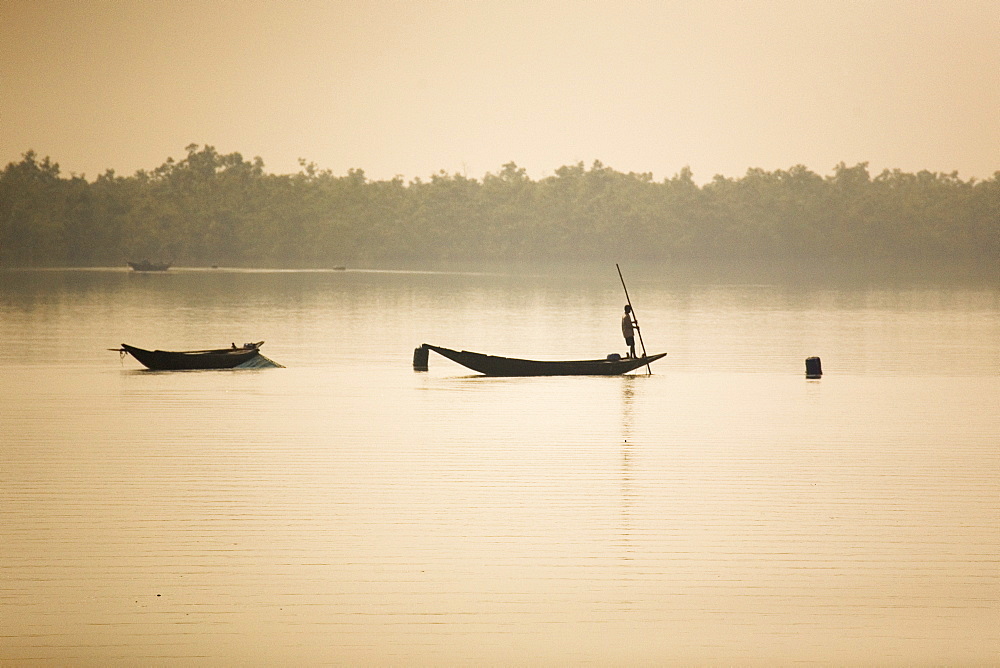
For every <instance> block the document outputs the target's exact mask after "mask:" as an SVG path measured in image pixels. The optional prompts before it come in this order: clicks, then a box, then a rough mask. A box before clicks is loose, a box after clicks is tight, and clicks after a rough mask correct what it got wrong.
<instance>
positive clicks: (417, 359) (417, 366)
mask: <svg viewBox="0 0 1000 668" xmlns="http://www.w3.org/2000/svg"><path fill="white" fill-rule="evenodd" d="M429 355H430V350H428V349H427V347H426V346H420V347H419V348H414V349H413V369H414V371H427V357H428V356H429Z"/></svg>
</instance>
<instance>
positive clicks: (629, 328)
mask: <svg viewBox="0 0 1000 668" xmlns="http://www.w3.org/2000/svg"><path fill="white" fill-rule="evenodd" d="M637 329H639V321H638V320H636V319H635V316H634V315H633V314H632V307H631V306H629V305H628V304H626V305H625V315H623V316H622V336H624V337H625V343H626V345H628V347H629V357H636V354H635V330H637Z"/></svg>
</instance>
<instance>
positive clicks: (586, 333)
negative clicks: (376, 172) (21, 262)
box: [0, 266, 1000, 666]
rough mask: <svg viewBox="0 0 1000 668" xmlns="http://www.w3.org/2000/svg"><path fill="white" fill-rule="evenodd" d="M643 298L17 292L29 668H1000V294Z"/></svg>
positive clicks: (546, 285)
mask: <svg viewBox="0 0 1000 668" xmlns="http://www.w3.org/2000/svg"><path fill="white" fill-rule="evenodd" d="M628 273H629V272H628V271H626V279H627V280H628V283H629V285H628V287H629V292H630V294H631V298H632V303H633V305H634V307H635V310H636V313H637V315H638V317H639V323H640V325H641V327H642V335H643V344H644V345H645V347H646V349H647V350H648V351H649V352H650V353H652V352H668V353H669V354H668V355H667V357H665V358H663V359H662V360H660V361H658V362H656V363H654V364H653V366H652V370H653V374H652V375H647V374H638V373H636V374H633V375H628V376H624V377H607V378H604V377H561V378H507V379H503V378H486V377H482V376H478V375H476V374H474V373H472V372H469V371H468V370H466V369H464V368H463V367H460V366H458V365H456V364H454V363H453V362H450V361H448V360H446V359H444V358H442V357H439V356H437V355H435V354H433V353H432V354H431V357H430V368H429V370H428V371H425V372H417V371H414V370H413V369H412V358H413V349H414V348H415V347H416V346H418V345H420V344H421V343H424V342H427V343H433V344H436V345H442V346H446V347H451V348H456V349H467V350H475V351H479V352H486V353H491V354H498V355H507V356H519V357H534V358H540V359H580V358H584V359H586V358H594V357H604V356H605V355H606V354H608V353H612V352H619V353H621V352H624V343H623V341H622V339H621V331H620V324H619V320H620V317H621V312H622V305H623V304H624V298H623V295H622V291H621V284H620V283H619V282H618V275H617V273H616V271H615V269H614V267H613V266H612V267H610V269H609V270H608V271H606V272H605V273H603V274H602V273H601V272H600V271H598V272H594V273H590V274H588V275H586V276H550V275H545V274H535V275H521V276H504V275H496V274H448V273H414V272H377V271H353V270H348V271H329V272H326V271H312V272H310V271H237V270H226V269H220V270H194V269H184V268H180V269H171V270H170V271H168V272H166V273H164V274H148V275H143V274H135V273H129V272H126V271H123V270H119V269H105V270H53V271H3V272H0V342H2V346H0V393H2V394H0V664H4V665H17V666H26V665H95V666H97V665H162V664H171V665H220V664H222V665H345V666H358V665H371V666H382V665H385V666H389V665H392V666H401V665H406V666H459V665H461V666H490V665H495V666H501V665H504V666H506V665H533V666H549V665H561V666H579V665H595V666H611V665H616V666H626V665H628V666H633V665H647V666H668V665H682V666H692V665H757V666H771V665H791V664H806V665H809V664H815V665H865V666H872V665H879V666H893V665H899V666H904V665H963V666H974V665H983V666H986V665H997V661H998V657H1000V556H998V555H1000V291H998V290H997V289H996V286H988V287H975V286H973V287H970V286H963V287H945V286H939V285H934V284H930V283H928V284H913V285H905V286H899V285H895V286H891V287H885V286H878V285H862V286H831V285H824V286H813V287H809V286H802V285H798V286H795V285H779V284H748V283H731V282H730V283H726V282H713V281H710V282H701V283H699V282H696V281H689V280H688V281H686V280H679V279H678V278H677V277H676V276H674V277H672V278H670V279H667V278H665V277H663V276H660V275H658V274H657V273H656V272H654V271H650V270H643V271H636V272H634V275H632V276H629V275H628ZM260 340H264V341H266V343H265V345H264V347H263V352H264V354H265V355H267V356H268V357H269V358H270V359H272V360H274V361H275V362H277V363H279V364H282V365H284V367H285V368H270V369H253V370H234V371H204V372H203V371H193V372H150V371H146V370H144V369H143V368H142V367H141V366H140V365H139V364H138V363H137V362H136V361H135V360H134V359H132V358H125V359H120V358H119V355H118V353H116V352H112V351H109V350H107V349H108V348H117V347H118V345H119V344H120V343H122V342H125V343H129V344H132V345H137V346H140V347H146V348H161V349H167V350H183V349H198V348H209V347H220V346H228V345H229V344H230V343H232V342H235V343H237V344H240V343H243V342H247V341H260ZM814 355H815V356H819V357H821V359H822V364H823V370H824V372H825V373H824V375H823V377H822V379H819V380H815V379H812V380H811V379H807V378H806V377H805V366H804V364H805V363H804V360H805V358H807V357H809V356H814Z"/></svg>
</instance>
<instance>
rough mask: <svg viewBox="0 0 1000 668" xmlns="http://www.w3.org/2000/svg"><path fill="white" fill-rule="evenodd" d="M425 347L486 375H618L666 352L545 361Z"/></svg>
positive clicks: (656, 358)
mask: <svg viewBox="0 0 1000 668" xmlns="http://www.w3.org/2000/svg"><path fill="white" fill-rule="evenodd" d="M424 348H427V349H429V350H433V351H434V352H436V353H437V354H439V355H442V356H444V357H447V358H448V359H450V360H451V361H453V362H457V363H459V364H461V365H462V366H464V367H468V368H469V369H472V370H473V371H478V372H479V373H482V374H486V375H487V376H618V375H621V374H623V373H628V372H629V371H633V370H635V369H638V368H639V367H642V366H646V365H647V364H649V363H651V362H655V361H656V360H658V359H660V358H661V357H663V356H665V355H666V353H657V354H656V355H647V356H645V357H619V356H618V355H609V356H608V357H607V358H605V359H598V360H573V361H561V362H546V361H541V360H524V359H516V358H512V357H496V356H494V355H483V354H481V353H471V352H469V351H467V350H463V351H461V352H459V351H457V350H451V349H449V348H442V347H440V346H432V345H430V344H427V343H425V344H424Z"/></svg>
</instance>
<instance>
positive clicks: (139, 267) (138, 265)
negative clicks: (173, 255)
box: [128, 260, 170, 271]
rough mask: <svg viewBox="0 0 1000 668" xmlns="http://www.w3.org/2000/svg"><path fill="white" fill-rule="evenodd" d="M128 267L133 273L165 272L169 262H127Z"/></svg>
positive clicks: (168, 267)
mask: <svg viewBox="0 0 1000 668" xmlns="http://www.w3.org/2000/svg"><path fill="white" fill-rule="evenodd" d="M128 266H130V267H132V269H133V270H134V271H166V270H167V269H170V263H169V262H162V263H161V262H150V261H149V260H143V261H142V262H129V263H128Z"/></svg>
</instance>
